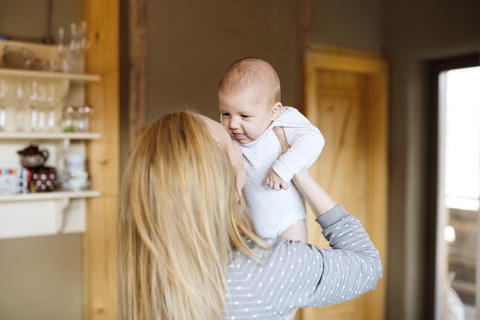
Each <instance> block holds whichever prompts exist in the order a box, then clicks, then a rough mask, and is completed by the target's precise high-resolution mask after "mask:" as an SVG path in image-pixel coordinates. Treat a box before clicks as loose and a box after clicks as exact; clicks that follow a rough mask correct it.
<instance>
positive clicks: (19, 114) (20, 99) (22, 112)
mask: <svg viewBox="0 0 480 320" xmlns="http://www.w3.org/2000/svg"><path fill="white" fill-rule="evenodd" d="M12 83H13V85H12V90H13V92H12V98H13V99H12V101H13V103H12V105H13V106H14V108H15V131H25V130H26V126H25V125H26V123H27V109H28V105H29V103H28V93H27V90H26V89H27V88H26V84H25V83H24V82H23V81H22V80H20V79H18V80H15V81H14V82H12Z"/></svg>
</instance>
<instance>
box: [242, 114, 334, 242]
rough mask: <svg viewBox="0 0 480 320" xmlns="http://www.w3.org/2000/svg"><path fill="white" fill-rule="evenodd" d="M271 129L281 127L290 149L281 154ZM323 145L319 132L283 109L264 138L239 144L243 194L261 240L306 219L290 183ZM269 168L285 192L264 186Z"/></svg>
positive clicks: (297, 193) (315, 156)
mask: <svg viewBox="0 0 480 320" xmlns="http://www.w3.org/2000/svg"><path fill="white" fill-rule="evenodd" d="M273 127H283V128H284V131H285V136H286V137H287V143H288V144H289V145H290V149H289V150H288V151H287V152H286V153H285V154H283V155H282V150H281V146H280V142H279V141H278V138H277V136H276V135H275V133H274V132H273ZM324 145H325V140H324V138H323V136H322V134H321V133H320V130H318V129H317V128H316V127H315V126H313V125H312V124H311V123H310V121H308V119H307V118H305V117H304V116H303V115H302V114H301V113H300V112H298V110H297V109H295V108H292V107H283V108H282V111H281V113H280V116H279V117H278V118H277V119H276V120H275V121H274V122H273V123H272V124H271V125H270V127H268V129H267V130H266V131H265V132H264V133H263V135H261V136H260V137H259V138H258V139H256V140H255V141H252V142H250V143H247V144H244V145H241V147H242V152H243V156H244V158H243V160H244V161H243V162H244V165H245V169H246V171H247V181H246V184H245V187H244V189H243V193H244V196H245V200H246V202H247V204H248V206H249V208H250V211H251V212H252V217H253V222H254V224H255V229H256V231H257V234H258V235H259V236H260V237H262V238H276V237H278V236H279V235H280V234H281V233H282V232H283V231H285V230H286V229H287V228H288V227H289V226H290V225H291V224H293V223H295V222H296V221H298V220H301V219H305V201H304V199H303V197H302V195H301V194H300V192H299V191H298V190H297V188H296V187H295V185H294V184H293V183H291V181H290V180H291V179H292V177H293V176H294V174H295V173H297V172H300V171H302V170H305V169H307V168H309V167H310V166H311V165H312V164H313V163H314V162H315V160H316V159H317V158H318V156H319V155H320V153H321V152H322V149H323V146H324ZM271 168H273V170H275V172H276V173H277V174H278V175H279V176H280V177H281V178H282V179H283V180H284V181H285V182H287V183H288V189H287V190H280V191H275V190H272V189H270V188H269V187H268V186H267V185H266V184H265V179H266V178H267V174H268V172H269V170H270V169H271Z"/></svg>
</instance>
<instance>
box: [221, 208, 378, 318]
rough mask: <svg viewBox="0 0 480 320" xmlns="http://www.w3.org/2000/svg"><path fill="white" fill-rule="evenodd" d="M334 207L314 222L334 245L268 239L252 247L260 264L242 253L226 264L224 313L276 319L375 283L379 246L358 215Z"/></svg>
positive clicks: (350, 295) (351, 295)
mask: <svg viewBox="0 0 480 320" xmlns="http://www.w3.org/2000/svg"><path fill="white" fill-rule="evenodd" d="M333 211H334V212H335V213H334V214H329V215H327V216H325V217H324V219H321V220H324V221H319V222H320V223H322V225H324V231H323V233H324V235H325V237H326V238H327V240H329V242H330V245H331V246H332V248H334V250H333V249H323V248H319V247H316V246H314V245H310V244H305V243H302V242H294V241H287V240H283V239H269V240H268V242H269V243H270V245H271V246H272V250H257V251H256V252H257V253H258V254H260V256H261V259H262V261H263V263H262V264H258V263H257V262H255V261H254V260H252V259H250V258H247V257H243V256H242V257H240V258H238V259H236V260H235V262H234V263H232V264H231V265H230V266H229V269H228V282H229V283H228V288H229V292H228V297H227V298H228V299H227V311H228V314H229V317H226V319H241V318H244V317H245V319H253V318H255V317H254V315H256V316H257V317H258V318H259V319H277V318H278V319H281V318H282V317H284V316H285V315H287V314H289V313H290V312H291V311H292V310H294V309H297V308H304V307H310V306H321V305H327V304H333V303H338V302H342V301H346V300H349V299H352V298H355V297H357V296H359V295H361V294H363V293H365V292H367V291H369V290H372V289H374V288H375V286H376V283H377V280H378V279H380V278H381V274H382V265H381V262H380V258H379V255H378V251H377V250H376V249H375V247H374V245H373V243H372V242H371V241H370V238H369V237H368V235H367V233H366V232H365V230H364V229H363V227H362V226H361V224H360V222H359V221H358V220H357V219H355V218H354V217H353V216H351V215H348V214H347V213H346V212H345V211H344V209H343V207H341V206H337V207H335V209H334V210H333ZM245 310H247V311H245ZM240 311H242V312H240ZM232 317H233V318H232Z"/></svg>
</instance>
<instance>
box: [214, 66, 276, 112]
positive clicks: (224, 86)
mask: <svg viewBox="0 0 480 320" xmlns="http://www.w3.org/2000/svg"><path fill="white" fill-rule="evenodd" d="M250 88H255V89H257V90H260V92H262V93H265V94H266V95H267V97H268V98H269V103H271V104H272V105H273V104H274V103H276V102H280V101H281V100H280V99H281V96H280V79H279V78H278V75H277V72H276V71H275V69H274V68H273V67H272V66H271V65H270V64H269V63H268V62H267V61H265V60H262V59H260V58H255V57H246V58H242V59H240V60H237V61H235V62H234V63H233V64H232V65H230V67H228V69H227V70H226V71H225V74H224V75H223V77H222V80H221V81H220V84H219V85H218V91H219V92H220V93H224V94H232V93H238V92H241V91H243V90H246V89H250Z"/></svg>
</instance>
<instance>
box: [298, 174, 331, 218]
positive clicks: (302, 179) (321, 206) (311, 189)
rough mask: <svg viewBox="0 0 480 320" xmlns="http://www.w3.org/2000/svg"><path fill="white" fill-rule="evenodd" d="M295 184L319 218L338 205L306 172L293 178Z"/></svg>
mask: <svg viewBox="0 0 480 320" xmlns="http://www.w3.org/2000/svg"><path fill="white" fill-rule="evenodd" d="M293 183H295V186H296V187H297V189H298V190H299V191H300V192H301V193H302V195H303V196H304V197H305V200H307V203H308V205H309V206H310V208H311V209H312V211H313V213H314V214H315V217H317V218H318V217H319V216H321V215H322V214H324V213H325V212H327V211H328V210H330V209H332V208H333V207H335V206H336V205H337V204H338V203H337V202H336V201H335V200H333V198H332V197H330V195H329V194H328V193H327V192H326V191H325V190H324V189H323V188H322V187H321V186H320V185H319V184H318V183H317V182H316V181H315V180H314V179H313V178H312V176H311V175H310V174H309V173H308V171H306V170H305V171H301V172H299V173H297V174H296V175H295V176H294V177H293Z"/></svg>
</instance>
